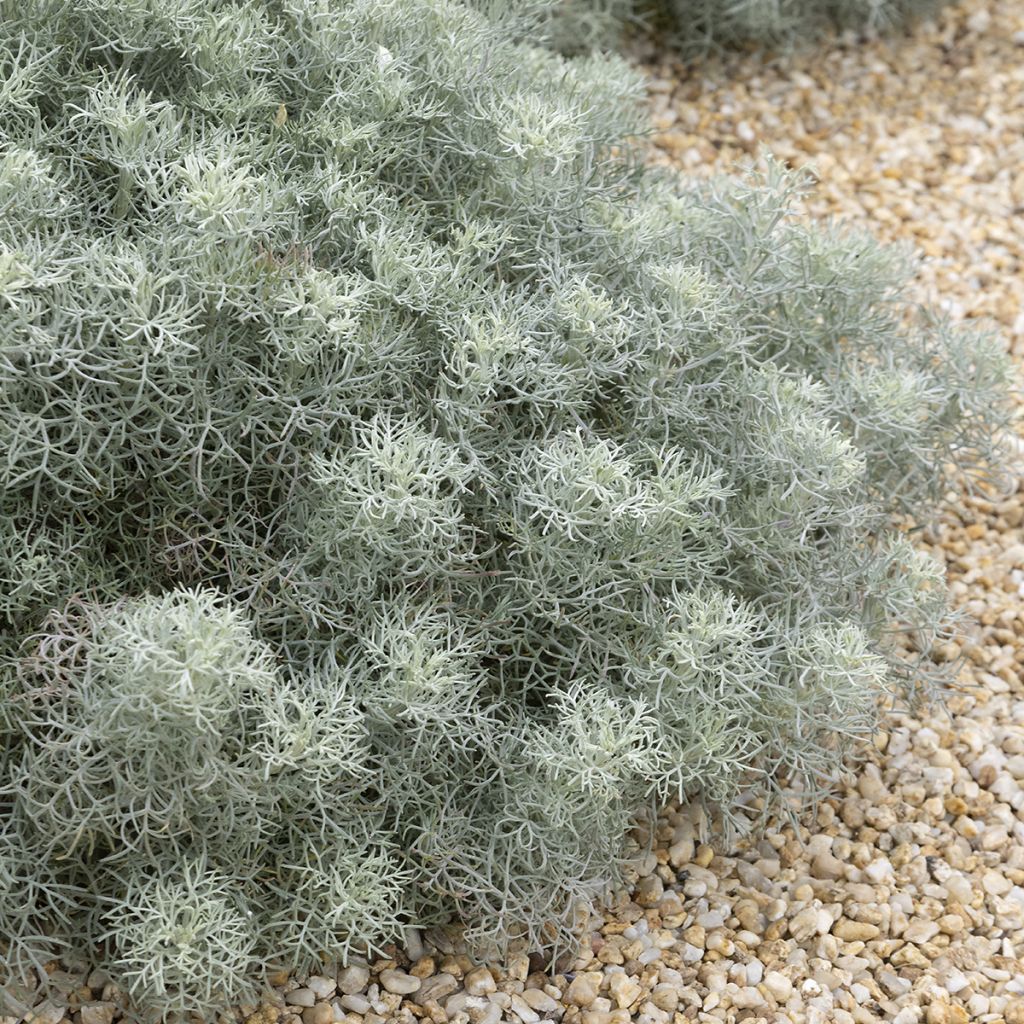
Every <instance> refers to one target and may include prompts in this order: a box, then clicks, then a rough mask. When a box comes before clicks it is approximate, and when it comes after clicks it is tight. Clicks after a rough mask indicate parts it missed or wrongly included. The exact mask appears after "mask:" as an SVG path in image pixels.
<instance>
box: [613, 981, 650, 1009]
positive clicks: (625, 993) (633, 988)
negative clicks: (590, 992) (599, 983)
mask: <svg viewBox="0 0 1024 1024" xmlns="http://www.w3.org/2000/svg"><path fill="white" fill-rule="evenodd" d="M608 991H609V992H610V993H611V996H612V998H613V999H614V1000H615V1002H616V1003H617V1004H618V1007H619V1009H620V1010H626V1009H629V1007H630V1006H632V1005H633V1003H635V1002H636V1001H637V999H639V998H640V996H641V995H642V994H643V988H642V987H641V985H640V984H639V983H638V982H637V981H636V979H635V978H631V977H630V976H629V975H628V974H626V973H625V972H623V971H616V972H615V973H614V974H612V975H611V976H610V977H609V978H608Z"/></svg>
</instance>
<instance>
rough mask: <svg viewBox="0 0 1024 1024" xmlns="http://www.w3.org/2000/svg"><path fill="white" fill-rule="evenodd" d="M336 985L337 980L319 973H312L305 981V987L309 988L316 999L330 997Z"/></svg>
mask: <svg viewBox="0 0 1024 1024" xmlns="http://www.w3.org/2000/svg"><path fill="white" fill-rule="evenodd" d="M337 987H338V985H337V982H335V981H332V980H331V979H330V978H325V977H323V975H320V974H314V975H313V977H312V978H309V979H308V980H307V981H306V988H308V989H310V990H311V991H312V992H313V995H315V996H316V997H317V999H330V998H331V996H333V995H334V990H335V989H336V988H337Z"/></svg>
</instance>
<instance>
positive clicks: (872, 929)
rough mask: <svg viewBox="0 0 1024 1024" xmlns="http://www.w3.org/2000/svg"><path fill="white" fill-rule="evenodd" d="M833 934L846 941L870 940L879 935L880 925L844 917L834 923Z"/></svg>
mask: <svg viewBox="0 0 1024 1024" xmlns="http://www.w3.org/2000/svg"><path fill="white" fill-rule="evenodd" d="M832 934H833V935H834V936H835V937H836V938H837V939H842V940H843V941H844V942H868V941H869V940H871V939H875V938H877V937H878V934H879V929H878V925H874V924H868V923H867V922H866V921H851V920H849V919H848V918H845V917H842V918H840V919H839V920H838V921H836V923H835V924H834V925H832Z"/></svg>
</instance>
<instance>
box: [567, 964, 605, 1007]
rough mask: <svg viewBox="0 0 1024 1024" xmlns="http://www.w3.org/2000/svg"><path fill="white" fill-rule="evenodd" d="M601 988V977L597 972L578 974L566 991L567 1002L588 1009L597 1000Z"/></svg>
mask: <svg viewBox="0 0 1024 1024" xmlns="http://www.w3.org/2000/svg"><path fill="white" fill-rule="evenodd" d="M600 986H601V975H600V974H598V973H596V972H592V971H591V972H587V973H583V974H577V975H576V977H575V978H573V980H572V981H571V982H570V983H569V987H568V988H567V989H566V990H565V1001H566V1002H567V1003H572V1004H573V1005H575V1006H580V1007H587V1006H590V1005H591V1003H593V1001H594V1000H595V999H596V998H597V993H598V991H599V990H600Z"/></svg>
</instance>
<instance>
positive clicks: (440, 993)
mask: <svg viewBox="0 0 1024 1024" xmlns="http://www.w3.org/2000/svg"><path fill="white" fill-rule="evenodd" d="M458 987H459V983H458V982H457V981H456V980H455V978H453V977H452V976H451V975H450V974H435V975H434V976H433V977H432V978H426V979H424V981H423V984H422V985H421V986H420V989H419V991H418V992H417V993H416V999H417V1001H419V1002H426V1001H427V1000H428V999H435V1000H437V1002H440V1001H441V1000H442V999H446V998H447V997H448V996H450V995H451V994H452V993H453V992H454V991H455V990H456V989H457V988H458Z"/></svg>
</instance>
